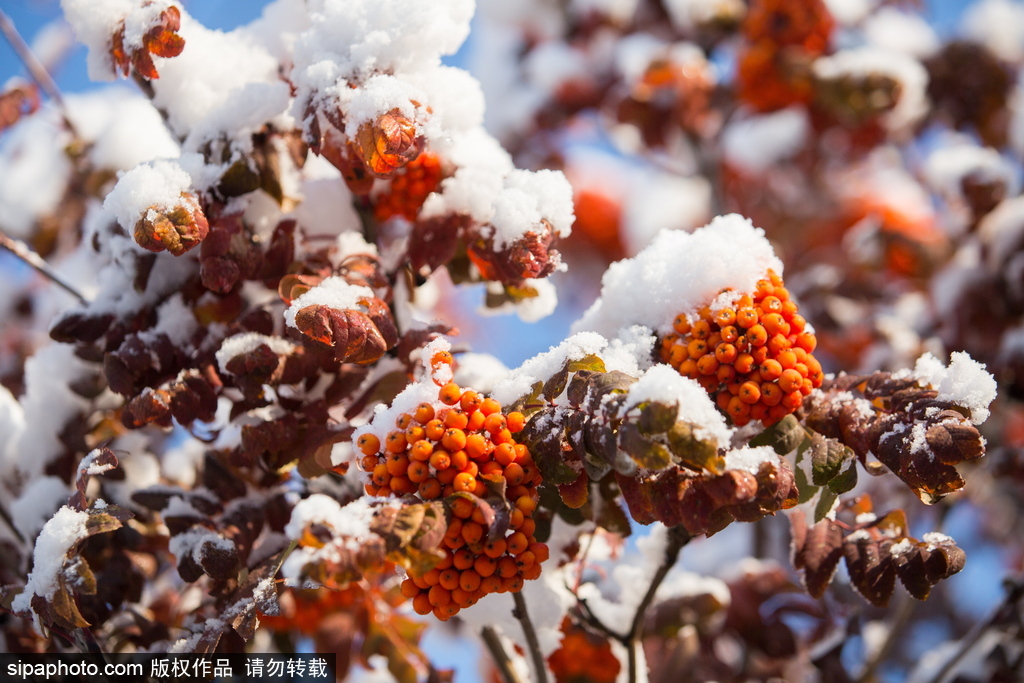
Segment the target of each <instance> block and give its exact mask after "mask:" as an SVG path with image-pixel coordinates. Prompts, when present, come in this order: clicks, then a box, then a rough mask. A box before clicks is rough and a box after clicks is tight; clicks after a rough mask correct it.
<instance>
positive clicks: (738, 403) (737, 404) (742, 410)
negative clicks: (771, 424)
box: [725, 396, 750, 421]
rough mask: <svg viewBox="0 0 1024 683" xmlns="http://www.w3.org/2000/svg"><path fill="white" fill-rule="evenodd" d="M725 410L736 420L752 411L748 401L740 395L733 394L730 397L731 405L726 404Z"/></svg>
mask: <svg viewBox="0 0 1024 683" xmlns="http://www.w3.org/2000/svg"><path fill="white" fill-rule="evenodd" d="M725 411H726V412H727V413H729V416H730V417H732V418H733V420H734V421H735V420H737V419H738V418H743V417H746V416H747V415H748V414H749V413H750V404H748V403H746V402H745V401H744V400H743V399H741V398H740V397H739V396H733V397H732V398H730V399H729V405H728V406H726V409H725Z"/></svg>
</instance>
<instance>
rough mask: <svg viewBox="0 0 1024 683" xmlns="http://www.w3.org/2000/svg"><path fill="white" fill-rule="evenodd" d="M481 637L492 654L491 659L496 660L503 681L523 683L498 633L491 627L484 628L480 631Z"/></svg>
mask: <svg viewBox="0 0 1024 683" xmlns="http://www.w3.org/2000/svg"><path fill="white" fill-rule="evenodd" d="M480 637H481V638H483V641H484V646H486V647H487V651H488V652H490V653H491V657H492V658H493V659H494V664H495V665H496V666H497V667H498V673H500V674H501V678H502V680H504V681H505V683H522V681H520V680H519V675H518V674H517V673H516V670H515V669H513V668H512V659H511V658H510V657H509V656H508V652H506V651H505V647H504V646H503V645H502V644H501V638H500V637H499V636H498V632H497V631H495V630H494V629H493V628H492V627H490V626H484V627H483V629H481V631H480Z"/></svg>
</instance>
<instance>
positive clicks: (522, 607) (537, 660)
mask: <svg viewBox="0 0 1024 683" xmlns="http://www.w3.org/2000/svg"><path fill="white" fill-rule="evenodd" d="M512 599H513V600H515V602H516V607H515V609H514V610H512V616H514V617H515V618H516V619H518V620H519V623H520V624H522V627H523V633H524V634H525V635H526V645H527V648H528V649H529V651H530V659H532V660H533V668H534V670H535V671H536V672H537V683H548V671H547V668H546V666H545V664H544V656H543V655H542V654H541V652H540V641H538V640H537V631H535V630H534V628H533V622H532V621H530V615H529V613H528V612H527V611H526V600H524V599H523V595H522V593H513V594H512Z"/></svg>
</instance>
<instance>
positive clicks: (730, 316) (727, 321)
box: [715, 308, 736, 327]
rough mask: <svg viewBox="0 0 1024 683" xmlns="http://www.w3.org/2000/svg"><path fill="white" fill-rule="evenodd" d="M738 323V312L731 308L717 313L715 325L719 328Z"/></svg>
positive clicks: (722, 309)
mask: <svg viewBox="0 0 1024 683" xmlns="http://www.w3.org/2000/svg"><path fill="white" fill-rule="evenodd" d="M734 322H736V311H734V310H733V309H731V308H721V309H719V310H718V312H717V313H715V324H717V325H718V326H719V327H726V326H728V325H732V324H733V323H734Z"/></svg>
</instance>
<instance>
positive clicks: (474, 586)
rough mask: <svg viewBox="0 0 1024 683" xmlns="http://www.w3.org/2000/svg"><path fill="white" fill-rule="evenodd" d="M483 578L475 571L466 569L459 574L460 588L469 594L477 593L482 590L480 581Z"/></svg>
mask: <svg viewBox="0 0 1024 683" xmlns="http://www.w3.org/2000/svg"><path fill="white" fill-rule="evenodd" d="M467 552H468V551H467ZM481 578H482V577H481V576H480V574H479V573H478V572H477V571H476V570H475V569H470V568H468V567H467V568H466V569H463V570H462V573H461V574H459V588H461V589H462V590H464V591H466V592H467V593H475V592H476V591H477V590H479V589H480V579H481Z"/></svg>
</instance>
